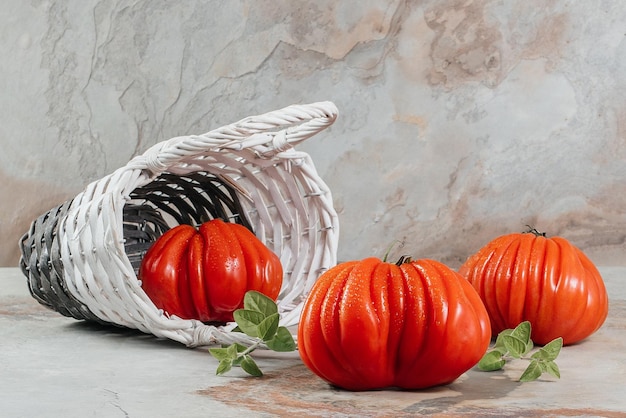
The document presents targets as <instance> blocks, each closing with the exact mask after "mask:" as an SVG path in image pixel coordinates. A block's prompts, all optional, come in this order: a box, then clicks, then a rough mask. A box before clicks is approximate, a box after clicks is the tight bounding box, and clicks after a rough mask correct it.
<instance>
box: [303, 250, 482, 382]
mask: <svg viewBox="0 0 626 418" xmlns="http://www.w3.org/2000/svg"><path fill="white" fill-rule="evenodd" d="M490 337H491V330H490V328H489V317H488V316H487V312H486V311H485V308H484V306H483V304H482V302H481V301H480V298H479V297H478V295H477V294H476V291H475V290H474V289H473V288H472V286H470V284H469V283H468V282H467V281H466V280H464V279H463V278H462V277H461V276H460V275H459V274H458V273H456V272H455V271H453V270H451V269H449V268H448V267H446V266H445V265H443V264H441V263H439V262H436V261H432V260H418V261H409V262H404V263H399V264H392V263H387V262H384V261H381V260H379V259H377V258H367V259H364V260H362V261H351V262H346V263H342V264H339V265H337V266H336V267H333V268H331V269H330V270H328V271H327V272H325V273H324V274H322V276H320V278H319V279H318V281H317V282H316V283H315V285H314V286H313V288H312V290H311V293H310V294H309V296H308V297H307V300H306V301H305V304H304V308H303V312H302V315H301V319H300V324H299V328H298V349H299V351H300V356H301V357H302V360H303V362H304V364H305V365H306V366H307V367H308V368H309V369H311V370H312V371H313V372H314V373H315V374H317V375H318V376H320V377H321V378H323V379H325V380H326V381H328V382H330V383H331V384H333V385H336V386H339V387H342V388H345V389H349V390H369V389H379V388H385V387H399V388H404V389H417V388H425V387H429V386H435V385H441V384H446V383H449V382H452V381H454V380H455V379H456V378H458V377H459V376H460V375H461V374H462V373H464V372H465V371H467V370H468V369H470V368H471V367H472V366H474V365H475V364H476V363H477V362H478V361H479V360H480V358H481V357H482V356H483V355H484V354H485V351H486V349H487V347H488V345H489V341H490Z"/></svg>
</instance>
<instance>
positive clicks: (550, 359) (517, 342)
mask: <svg viewBox="0 0 626 418" xmlns="http://www.w3.org/2000/svg"><path fill="white" fill-rule="evenodd" d="M530 332H531V326H530V322H528V321H525V322H522V323H521V324H519V325H518V326H517V327H515V328H514V329H505V330H504V331H502V332H501V333H500V334H498V337H497V338H496V343H495V345H494V347H493V349H491V350H490V351H488V352H487V353H486V354H485V355H484V356H483V358H482V359H481V360H480V361H479V362H478V368H479V369H480V370H483V371H494V370H500V369H502V368H503V367H504V365H505V363H506V362H507V360H509V359H511V358H514V359H525V360H529V361H530V364H529V365H528V367H527V368H526V370H524V373H522V375H521V376H520V378H519V381H520V382H531V381H533V380H537V379H538V378H539V377H540V376H541V375H542V374H543V373H548V374H550V375H552V376H554V377H556V378H557V379H558V378H560V377H561V372H560V371H559V367H558V366H557V365H556V363H555V360H556V358H557V357H558V355H559V353H560V352H561V348H562V347H563V338H561V337H559V338H556V339H554V340H552V341H550V342H549V343H548V344H546V345H544V346H543V347H541V348H540V349H539V350H537V351H535V352H534V353H533V354H531V355H530V357H528V354H529V353H530V352H531V351H532V349H533V348H534V344H533V341H532V340H531V339H530Z"/></svg>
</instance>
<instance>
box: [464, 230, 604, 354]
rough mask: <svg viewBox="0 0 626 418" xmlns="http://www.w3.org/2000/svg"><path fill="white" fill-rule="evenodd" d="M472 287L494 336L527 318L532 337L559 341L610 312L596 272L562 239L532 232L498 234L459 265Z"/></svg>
mask: <svg viewBox="0 0 626 418" xmlns="http://www.w3.org/2000/svg"><path fill="white" fill-rule="evenodd" d="M459 273H461V275H463V276H465V277H466V278H467V279H468V280H469V282H470V283H471V284H472V285H473V286H474V288H476V290H477V291H478V293H479V294H480V297H481V298H482V300H483V302H484V303H485V307H486V308H487V311H488V312H489V316H490V318H491V328H492V331H493V333H494V335H496V334H497V333H499V332H500V331H502V330H504V329H507V328H514V327H515V326H516V325H518V324H519V323H520V322H522V321H530V323H531V325H532V335H531V338H532V339H533V341H535V342H536V343H539V344H546V343H548V342H550V341H551V340H553V339H555V338H558V337H563V344H572V343H575V342H577V341H580V340H582V339H584V338H586V337H588V336H589V335H591V334H592V333H593V332H595V331H596V330H597V329H598V328H600V326H601V325H602V324H603V323H604V320H605V319H606V316H607V314H608V306H609V302H608V296H607V293H606V289H605V287H604V282H603V281H602V277H601V276H600V273H599V272H598V270H597V269H596V267H595V266H594V265H593V263H592V262H591V261H590V260H589V259H588V258H587V257H586V256H585V254H583V253H582V251H580V250H579V249H578V248H576V247H575V246H573V245H572V244H571V243H570V242H569V241H567V240H566V239H565V238H561V237H552V238H546V237H545V236H543V235H541V234H536V233H530V232H529V233H520V234H508V235H504V236H501V237H498V238H496V239H494V240H493V241H491V242H490V243H488V244H487V245H486V246H484V247H483V248H481V249H480V250H479V251H478V252H477V253H476V254H474V255H472V256H471V257H469V258H468V259H467V261H466V262H465V263H464V264H463V265H462V266H461V268H460V269H459Z"/></svg>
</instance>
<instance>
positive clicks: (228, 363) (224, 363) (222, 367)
mask: <svg viewBox="0 0 626 418" xmlns="http://www.w3.org/2000/svg"><path fill="white" fill-rule="evenodd" d="M232 367H233V362H232V360H229V359H224V360H221V361H220V363H219V364H218V365H217V370H216V371H215V374H216V375H218V376H219V375H222V374H224V373H227V372H228V371H229V370H230V369H231V368H232Z"/></svg>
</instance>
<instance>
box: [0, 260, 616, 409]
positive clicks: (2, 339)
mask: <svg viewBox="0 0 626 418" xmlns="http://www.w3.org/2000/svg"><path fill="white" fill-rule="evenodd" d="M600 271H601V273H602V274H603V277H604V279H605V282H606V285H607V288H608V291H609V298H610V310H609V318H608V319H607V321H606V322H605V324H604V326H603V327H602V328H601V329H600V330H599V331H598V332H597V333H596V334H594V335H592V336H591V337H590V338H588V339H587V340H585V341H584V342H582V343H580V344H577V345H574V346H569V347H565V348H564V349H563V350H562V352H561V354H560V356H559V358H558V359H557V363H558V365H559V367H560V370H561V379H560V380H556V379H554V378H552V377H546V378H543V377H542V378H540V380H538V381H535V382H529V383H519V382H517V381H516V379H517V378H518V377H519V375H520V374H521V373H522V371H523V369H524V368H525V366H526V362H525V361H523V360H517V361H514V362H511V363H509V364H507V366H506V369H505V371H504V372H503V371H499V372H492V373H486V372H481V371H478V370H476V369H472V370H470V371H468V372H467V373H465V374H464V375H462V376H461V377H460V378H459V379H458V380H457V381H455V382H454V383H452V384H450V385H447V386H442V387H436V388H431V389H427V390H421V391H398V390H379V391H370V392H356V393H353V392H348V391H344V390H339V389H336V388H333V387H331V386H329V385H328V384H326V383H325V382H323V381H322V380H321V379H319V378H318V377H316V376H315V375H313V374H312V373H311V372H310V371H309V370H308V369H307V368H306V367H305V366H304V365H303V364H302V363H301V361H300V359H299V357H298V355H297V354H296V353H289V354H285V355H274V356H272V355H271V353H261V354H259V355H257V358H258V363H259V366H260V367H261V368H262V369H263V370H264V372H265V376H264V377H263V378H253V377H247V376H245V375H244V374H243V372H241V371H240V370H236V371H234V372H231V373H229V374H228V375H227V376H215V369H216V366H217V362H216V360H214V359H213V358H212V357H211V356H210V355H209V354H208V352H207V350H206V348H199V349H189V348H186V347H184V346H182V345H181V344H179V343H176V342H171V341H164V340H160V339H157V338H155V337H153V336H151V335H146V334H142V333H140V332H138V331H134V330H127V329H120V328H116V327H107V326H101V325H97V324H93V323H88V322H85V321H77V320H74V319H71V318H66V317H63V316H61V315H60V314H57V313H55V312H53V311H50V310H48V309H46V308H44V307H43V306H41V305H39V304H38V303H37V302H36V301H35V300H34V299H33V298H31V296H30V294H29V292H28V288H27V285H26V278H25V277H24V276H22V274H21V272H20V271H19V269H17V268H4V269H0V353H1V354H0V376H1V377H0V406H1V408H0V415H1V416H3V417H240V416H248V417H257V416H258V417H273V416H320V417H348V416H360V417H391V416H393V417H397V416H415V415H433V416H516V417H517V416H523V417H527V416H541V417H546V416H554V417H557V416H558V417H561V416H602V417H617V416H620V417H621V416H624V417H626V267H603V268H600Z"/></svg>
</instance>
